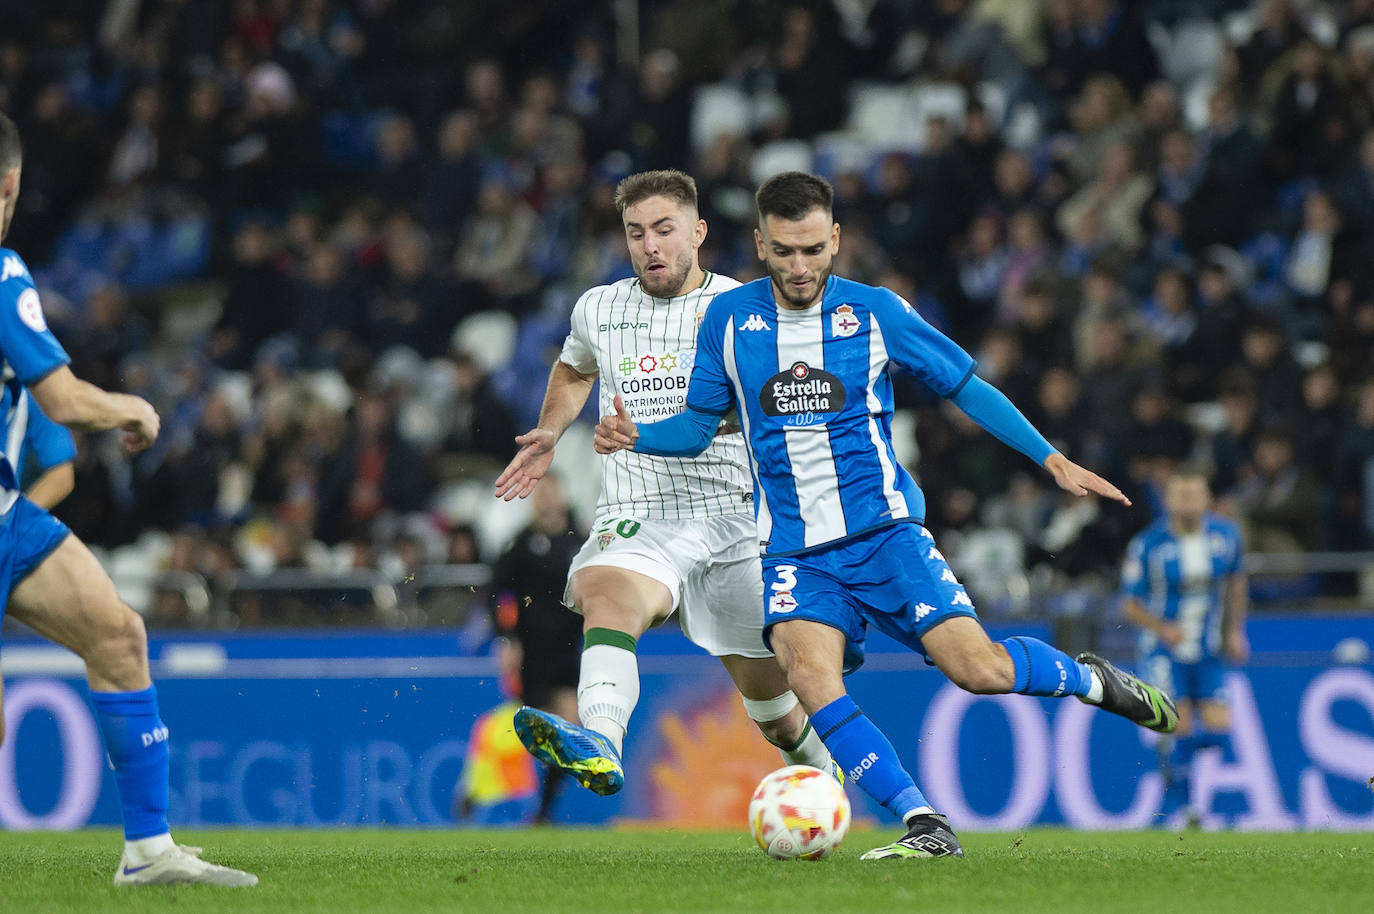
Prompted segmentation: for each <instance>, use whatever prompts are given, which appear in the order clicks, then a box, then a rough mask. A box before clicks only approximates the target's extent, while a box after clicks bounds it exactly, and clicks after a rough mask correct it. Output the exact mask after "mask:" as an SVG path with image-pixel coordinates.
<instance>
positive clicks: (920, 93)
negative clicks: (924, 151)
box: [911, 83, 968, 147]
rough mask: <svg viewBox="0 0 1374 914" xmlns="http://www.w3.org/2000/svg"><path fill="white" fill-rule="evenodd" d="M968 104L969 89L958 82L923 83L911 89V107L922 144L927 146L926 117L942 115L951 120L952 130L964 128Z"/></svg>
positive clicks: (956, 130) (952, 131)
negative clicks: (965, 111) (965, 109)
mask: <svg viewBox="0 0 1374 914" xmlns="http://www.w3.org/2000/svg"><path fill="white" fill-rule="evenodd" d="M967 105H968V90H967V89H965V88H964V87H963V86H961V85H959V84H958V83H922V84H921V85H919V86H917V87H916V88H914V89H912V90H911V107H912V109H913V111H914V116H915V119H916V127H917V129H918V130H919V132H920V139H921V146H922V147H924V146H925V125H926V118H930V117H942V118H945V119H946V120H947V121H949V126H950V131H951V133H952V134H957V133H958V131H960V130H961V129H963V125H964V108H965V107H966V106H967Z"/></svg>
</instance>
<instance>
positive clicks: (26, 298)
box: [15, 289, 48, 333]
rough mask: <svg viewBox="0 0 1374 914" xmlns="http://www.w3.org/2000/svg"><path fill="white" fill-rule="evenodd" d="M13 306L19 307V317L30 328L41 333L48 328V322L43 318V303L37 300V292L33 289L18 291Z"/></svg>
mask: <svg viewBox="0 0 1374 914" xmlns="http://www.w3.org/2000/svg"><path fill="white" fill-rule="evenodd" d="M15 307H16V308H18V309H19V319H20V320H21V321H23V322H24V323H25V324H26V325H28V328H29V329H30V330H33V331H35V332H36V333H42V332H43V331H44V330H47V329H48V322H47V321H45V320H44V319H43V305H42V303H41V302H39V301H38V292H36V291H35V290H33V289H25V290H24V291H23V292H20V293H19V301H17V302H16V303H15Z"/></svg>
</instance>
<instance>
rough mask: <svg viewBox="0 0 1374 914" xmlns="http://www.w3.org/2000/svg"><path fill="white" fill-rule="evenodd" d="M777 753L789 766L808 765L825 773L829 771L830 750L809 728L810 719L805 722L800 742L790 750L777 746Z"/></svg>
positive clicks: (813, 728)
mask: <svg viewBox="0 0 1374 914" xmlns="http://www.w3.org/2000/svg"><path fill="white" fill-rule="evenodd" d="M778 752H780V753H781V754H782V758H783V761H785V762H787V764H789V765H810V766H811V767H812V768H819V769H821V770H822V771H824V772H826V773H829V771H830V750H829V749H827V748H825V743H823V742H821V736H820V734H819V733H817V732H816V728H815V727H813V726H811V721H810V719H808V720H807V721H806V732H804V733H803V734H802V738H801V742H799V743H797V744H796V745H795V746H793V747H792V748H790V749H784V748H783V747H781V746H779V747H778Z"/></svg>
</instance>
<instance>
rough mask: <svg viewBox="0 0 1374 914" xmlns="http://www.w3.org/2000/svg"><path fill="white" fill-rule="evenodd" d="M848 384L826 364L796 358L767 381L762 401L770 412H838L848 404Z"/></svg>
mask: <svg viewBox="0 0 1374 914" xmlns="http://www.w3.org/2000/svg"><path fill="white" fill-rule="evenodd" d="M844 396H845V390H844V384H843V383H841V381H840V379H839V378H837V377H835V375H833V374H831V373H830V372H828V371H826V370H825V369H824V368H812V367H811V366H810V365H808V364H806V363H805V362H795V363H793V365H792V367H791V368H789V369H788V370H787V371H780V372H778V373H777V374H775V375H773V377H771V378H769V379H768V380H767V381H766V382H764V385H763V390H761V391H759V405H760V406H762V407H763V411H764V413H765V414H767V415H769V416H800V415H805V414H808V413H810V414H813V415H814V414H816V413H837V412H839V411H840V407H842V406H844Z"/></svg>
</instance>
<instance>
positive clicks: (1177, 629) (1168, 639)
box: [1159, 622, 1183, 647]
mask: <svg viewBox="0 0 1374 914" xmlns="http://www.w3.org/2000/svg"><path fill="white" fill-rule="evenodd" d="M1159 640H1160V641H1163V642H1164V646H1165V647H1177V646H1178V644H1179V642H1181V641H1182V640H1183V626H1182V625H1179V624H1178V623H1177V622H1165V623H1164V624H1163V625H1161V626H1160V627H1159Z"/></svg>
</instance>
